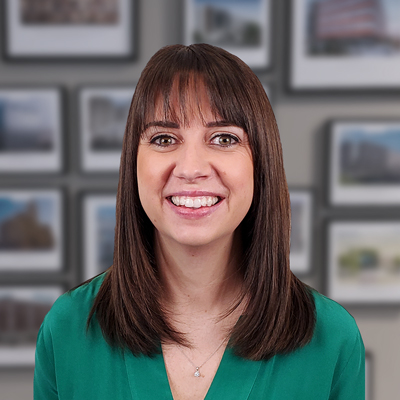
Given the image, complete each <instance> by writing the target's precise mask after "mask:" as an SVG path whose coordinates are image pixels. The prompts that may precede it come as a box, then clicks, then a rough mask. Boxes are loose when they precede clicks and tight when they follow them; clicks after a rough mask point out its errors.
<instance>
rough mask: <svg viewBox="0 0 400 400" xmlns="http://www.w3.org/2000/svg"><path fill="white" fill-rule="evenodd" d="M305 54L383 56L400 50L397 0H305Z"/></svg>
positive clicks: (399, 13)
mask: <svg viewBox="0 0 400 400" xmlns="http://www.w3.org/2000/svg"><path fill="white" fill-rule="evenodd" d="M306 29H307V32H308V39H307V48H308V54H310V55H312V56H316V57H317V56H321V55H327V56H343V57H366V56H373V57H380V56H381V57H385V56H390V55H392V54H396V53H397V54H398V53H400V3H399V2H398V1H397V0H364V1H348V0H346V1H344V0H309V1H308V10H307V26H306Z"/></svg>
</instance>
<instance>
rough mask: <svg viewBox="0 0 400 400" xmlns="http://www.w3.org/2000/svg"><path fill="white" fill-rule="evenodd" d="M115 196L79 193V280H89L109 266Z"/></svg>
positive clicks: (112, 244)
mask: <svg viewBox="0 0 400 400" xmlns="http://www.w3.org/2000/svg"><path fill="white" fill-rule="evenodd" d="M115 209H116V195H115V194H111V193H90V192H86V193H83V195H82V222H83V235H84V237H83V243H84V253H83V267H82V275H83V276H82V279H83V280H87V279H90V278H92V277H94V276H96V275H98V274H100V273H101V272H103V271H105V270H106V269H107V268H109V267H111V265H112V262H113V260H112V258H113V251H114V229H115Z"/></svg>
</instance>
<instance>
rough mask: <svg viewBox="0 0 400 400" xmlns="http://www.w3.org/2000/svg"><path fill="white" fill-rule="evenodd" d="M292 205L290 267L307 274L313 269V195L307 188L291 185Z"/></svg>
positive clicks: (294, 271)
mask: <svg viewBox="0 0 400 400" xmlns="http://www.w3.org/2000/svg"><path fill="white" fill-rule="evenodd" d="M289 194H290V205H291V240H290V269H291V270H292V272H293V273H295V274H296V275H305V274H308V273H310V272H311V269H312V237H313V195H312V192H311V190H308V189H305V188H293V187H292V188H291V187H289Z"/></svg>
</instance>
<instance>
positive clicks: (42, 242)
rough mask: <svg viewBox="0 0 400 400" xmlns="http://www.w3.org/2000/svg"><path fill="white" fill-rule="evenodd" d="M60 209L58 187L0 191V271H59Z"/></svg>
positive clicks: (61, 256) (60, 257)
mask: <svg viewBox="0 0 400 400" xmlns="http://www.w3.org/2000/svg"><path fill="white" fill-rule="evenodd" d="M62 209H63V204H62V193H61V190H59V189H47V190H43V189H42V190H39V189H37V190H23V189H18V190H5V189H1V190H0V272H5V271H6V272H22V271H23V272H28V271H29V272H39V271H41V272H43V271H60V270H61V268H62V264H63V262H62V259H63V240H64V238H63V230H62V219H63V218H62Z"/></svg>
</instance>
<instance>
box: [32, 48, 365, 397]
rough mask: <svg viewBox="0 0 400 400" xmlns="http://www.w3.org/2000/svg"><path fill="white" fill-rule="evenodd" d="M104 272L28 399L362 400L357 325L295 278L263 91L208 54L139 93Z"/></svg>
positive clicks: (42, 352) (54, 322)
mask: <svg viewBox="0 0 400 400" xmlns="http://www.w3.org/2000/svg"><path fill="white" fill-rule="evenodd" d="M116 214H117V224H116V229H115V249H114V263H113V266H112V267H111V268H110V269H109V270H108V271H107V272H106V273H104V274H101V275H99V276H98V277H96V278H94V279H93V280H91V281H89V282H86V283H85V284H83V285H81V286H80V287H78V288H77V289H75V290H73V291H71V292H70V293H68V294H66V295H64V296H62V297H61V298H60V299H59V300H58V301H57V302H56V303H55V305H54V306H53V308H52V310H51V311H50V313H49V314H48V315H47V317H46V318H45V321H44V323H43V325H42V327H41V330H40V332H39V335H38V342H37V351H36V368H35V389H34V390H35V399H72V398H73V399H85V400H87V399H97V400H99V399H111V398H112V399H130V398H132V399H136V398H138V399H172V398H174V399H175V400H176V399H203V398H205V397H206V398H207V399H210V400H211V399H273V400H278V399H313V400H317V399H332V400H333V399H336V400H340V399H360V400H361V399H363V398H364V347H363V343H362V340H361V337H360V334H359V332H358V329H357V326H356V324H355V322H354V320H353V318H352V317H351V316H350V315H349V314H348V313H347V312H346V311H345V310H344V309H343V308H341V307H340V306H339V305H337V304H336V303H334V302H333V301H331V300H329V299H327V298H325V297H323V296H321V295H320V294H318V293H317V292H315V291H313V290H311V289H310V288H308V287H306V286H305V285H304V284H302V283H301V282H300V281H299V280H298V279H297V278H296V277H295V276H294V275H293V274H292V273H291V272H290V267H289V249H290V245H289V240H290V237H289V235H290V203H289V196H288V189H287V184H286V179H285V173H284V169H283V162H282V153H281V144H280V139H279V134H278V129H277V126H276V122H275V118H274V115H273V112H272V109H271V106H270V104H269V101H268V99H267V96H266V94H265V92H264V89H263V87H262V85H261V84H260V82H259V80H258V79H257V77H256V76H255V75H254V74H253V72H252V71H251V70H250V68H249V67H248V66H247V65H246V64H244V63H243V62H242V61H241V60H239V59H238V58H237V57H235V56H233V55H231V54H230V53H228V52H226V51H224V50H222V49H219V48H217V47H213V46H210V45H206V44H196V45H191V46H188V47H186V46H182V45H174V46H168V47H165V48H163V49H161V50H160V51H158V52H157V53H156V54H155V55H154V56H153V57H152V58H151V60H150V61H149V63H148V64H147V66H146V68H145V69H144V71H143V73H142V75H141V77H140V80H139V82H138V84H137V87H136V91H135V94H134V96H133V100H132V104H131V108H130V112H129V117H128V121H127V127H126V133H125V138H124V145H123V150H122V156H121V168H120V179H119V186H118V195H117V211H116Z"/></svg>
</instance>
